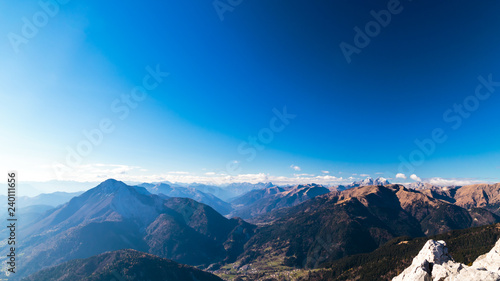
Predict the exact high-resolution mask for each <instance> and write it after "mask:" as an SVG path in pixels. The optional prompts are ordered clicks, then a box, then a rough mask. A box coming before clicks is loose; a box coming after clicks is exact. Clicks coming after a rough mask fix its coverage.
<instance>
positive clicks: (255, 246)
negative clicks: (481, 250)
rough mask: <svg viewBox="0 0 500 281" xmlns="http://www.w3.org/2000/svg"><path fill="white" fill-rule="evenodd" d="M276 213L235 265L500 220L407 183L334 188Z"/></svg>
mask: <svg viewBox="0 0 500 281" xmlns="http://www.w3.org/2000/svg"><path fill="white" fill-rule="evenodd" d="M271 214H272V215H271V216H269V217H270V218H272V219H273V220H272V221H270V222H268V223H267V224H266V225H264V226H262V227H261V228H260V229H259V230H258V231H257V233H256V235H255V236H253V237H252V238H251V239H250V240H249V241H248V242H247V244H246V245H245V251H244V253H243V254H242V255H241V256H240V257H239V258H238V261H237V262H235V263H234V266H236V267H238V266H240V267H241V266H245V267H246V268H252V269H254V270H258V269H261V268H266V265H268V264H270V263H278V264H282V265H284V266H288V267H290V268H316V267H318V266H319V265H320V264H322V263H326V262H330V261H334V260H337V259H340V258H343V257H345V256H348V255H354V254H359V253H366V252H371V251H373V250H375V249H377V248H378V247H380V246H381V245H383V244H384V243H386V242H388V241H389V240H391V239H394V238H396V237H399V236H409V237H420V236H426V235H434V234H438V233H442V232H446V231H450V230H453V229H464V228H469V227H474V226H480V225H487V224H492V223H496V222H499V221H500V217H498V216H497V215H495V214H493V213H492V212H490V211H488V210H485V209H481V208H472V209H464V208H462V207H460V206H457V205H454V204H452V203H449V202H446V201H443V200H440V199H436V198H433V197H430V196H427V195H425V194H423V193H421V192H419V191H417V190H411V189H407V188H405V187H404V186H402V185H387V186H362V187H357V188H352V189H348V190H345V191H341V192H339V191H336V192H331V193H328V194H324V195H320V196H317V197H315V198H313V199H311V200H308V201H305V202H303V203H302V204H299V205H297V206H294V207H290V208H284V209H278V210H275V211H273V212H271Z"/></svg>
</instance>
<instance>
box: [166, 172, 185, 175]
mask: <svg viewBox="0 0 500 281" xmlns="http://www.w3.org/2000/svg"><path fill="white" fill-rule="evenodd" d="M168 173H169V174H174V175H188V174H189V172H184V171H170V172H168Z"/></svg>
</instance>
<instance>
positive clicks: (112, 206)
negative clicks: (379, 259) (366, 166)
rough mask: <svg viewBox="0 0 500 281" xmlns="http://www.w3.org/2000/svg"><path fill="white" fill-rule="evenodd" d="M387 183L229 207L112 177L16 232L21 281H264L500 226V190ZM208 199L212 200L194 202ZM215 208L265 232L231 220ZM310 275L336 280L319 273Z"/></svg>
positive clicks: (269, 189)
mask: <svg viewBox="0 0 500 281" xmlns="http://www.w3.org/2000/svg"><path fill="white" fill-rule="evenodd" d="M369 183H377V184H376V185H369ZM382 183H384V181H383V180H382V179H376V180H372V179H367V180H365V181H363V182H361V183H359V186H356V187H350V188H348V189H346V190H338V189H336V188H327V187H324V186H321V185H316V184H307V185H296V186H285V187H283V186H281V187H280V186H274V185H271V184H269V185H266V186H265V187H263V188H260V189H252V190H250V191H249V192H247V193H246V194H243V195H241V196H238V197H236V198H234V199H232V200H231V202H230V203H226V202H224V201H222V200H221V199H219V198H217V197H216V196H214V195H212V194H207V193H204V192H202V191H200V190H198V189H196V188H192V187H182V186H178V185H175V184H174V185H170V184H165V183H157V184H147V183H144V184H141V185H140V186H130V185H127V184H125V183H123V182H120V181H116V180H112V179H110V180H107V181H104V182H102V183H101V184H99V185H98V186H96V187H94V188H92V189H90V190H88V191H86V192H84V193H83V194H80V195H77V196H75V197H73V198H72V199H71V200H69V201H68V202H66V203H64V204H62V205H59V206H57V207H55V208H53V207H51V206H47V207H46V209H45V210H44V211H45V212H44V213H43V214H41V215H40V214H39V216H38V217H37V219H36V220H33V221H32V223H31V224H30V225H25V226H24V227H22V228H21V229H20V230H19V233H18V236H19V240H20V241H23V247H20V248H19V251H20V252H19V253H18V255H19V256H20V257H22V267H20V269H19V270H20V271H19V274H18V275H17V278H19V277H27V276H28V275H29V274H34V273H35V272H37V271H39V270H42V271H40V272H38V273H36V274H41V275H33V276H34V277H33V276H31V277H30V278H39V279H31V280H44V279H43V278H47V276H50V275H51V274H54V276H61V277H60V278H62V279H60V280H71V279H64V278H73V277H68V276H73V275H71V274H70V273H71V272H74V273H75V274H76V273H78V272H80V273H81V274H82V275H81V276H83V275H87V276H108V277H109V274H113V272H115V273H116V272H138V271H137V270H139V269H138V268H142V266H145V267H147V264H148V263H152V266H153V267H154V265H155V264H156V265H158V264H162V263H164V262H167V263H168V262H170V264H175V266H173V267H170V268H176V267H182V268H184V267H185V266H183V265H177V264H176V263H181V264H189V265H191V266H197V267H199V268H201V269H205V270H209V271H211V272H214V273H216V274H217V275H219V276H222V277H224V278H232V277H234V278H243V279H241V280H261V278H265V277H266V276H268V275H269V274H271V273H272V272H284V273H283V274H289V273H290V272H297V274H298V272H300V273H301V274H302V277H301V278H303V277H304V275H303V273H304V272H307V271H308V270H310V269H318V268H325V265H334V264H339V262H341V261H344V260H346V259H349V258H350V257H355V256H359V255H370V254H371V253H374V254H375V253H377V251H379V250H380V249H383V247H385V245H387V244H388V243H390V241H393V240H394V239H400V238H399V237H407V238H406V239H407V240H411V239H414V238H415V237H423V236H432V235H437V234H439V233H445V232H448V231H451V230H454V229H470V228H471V227H478V226H483V225H491V224H493V223H497V222H500V217H499V215H498V211H499V205H498V204H499V192H500V185H499V184H495V185H487V184H484V185H471V186H463V187H436V186H429V185H427V186H423V187H421V188H419V189H411V188H406V187H405V186H403V185H398V184H386V185H383V184H382ZM254 187H255V186H254ZM64 196H66V194H64ZM64 196H63V197H64ZM57 197H58V195H57V196H55V197H54V198H57ZM191 198H194V199H191ZM61 200H62V199H61ZM203 200H204V201H205V202H206V203H207V204H204V203H203V202H198V201H203ZM35 202H36V201H35ZM208 203H209V204H212V205H214V206H215V207H217V208H221V209H222V210H226V211H227V210H231V212H230V215H228V217H231V216H240V217H243V218H245V219H248V220H249V221H250V222H253V223H256V224H257V225H258V226H257V225H253V224H251V223H248V222H246V221H244V220H243V219H242V218H239V217H233V218H226V217H224V216H223V215H222V214H221V212H218V211H217V210H216V209H215V207H214V208H213V207H211V206H209V205H208ZM35 206H38V205H35ZM34 208H35V209H36V208H37V207H34ZM25 210H27V211H28V208H25ZM224 212H225V211H224ZM418 241H420V240H418ZM422 245H423V244H422ZM422 245H420V247H421V246H422ZM6 247H7V246H6V245H4V246H0V250H3V251H5V250H6ZM125 249H128V250H125ZM414 249H417V248H416V247H415V248H414ZM137 251H139V252H137ZM105 252H106V253H105ZM106 255H107V256H106ZM120 257H123V259H124V260H126V261H129V263H126V262H125V263H123V264H121V265H120V266H119V267H116V268H114V267H112V266H109V268H110V269H109V268H108V269H109V270H108V269H106V268H104V269H103V268H96V267H93V265H95V264H96V263H103V262H106V261H108V260H119V259H120ZM164 259H170V260H173V261H166V260H164ZM75 260H77V261H75ZM97 261H99V262H97ZM62 265H64V266H62ZM135 265H137V267H134V266H135ZM53 266H56V267H53ZM59 266H62V267H59ZM340 267H341V268H344V267H342V266H340ZM185 268H187V270H188V271H189V272H192V269H191V268H190V267H185ZM136 269H137V270H136ZM50 270H54V271H50ZM322 270H327V272H329V273H328V274H334V273H335V274H337V273H338V271H335V270H331V269H328V268H326V269H322ZM360 270H361V269H360ZM174 271H175V270H174ZM352 272H357V271H352ZM80 273H78V274H80ZM68 274H69V275H68ZM162 274H166V275H168V274H169V273H168V272H163V273H162ZM176 274H181V273H176ZM189 274H190V273H189ZM193 274H194V273H193ZM256 274H257V275H256ZM272 274H274V273H272ZM328 274H326V273H325V275H324V276H327V275H328ZM125 275H126V276H129V275H127V274H125ZM174 275H175V274H174ZM44 276H45V277H44ZM77 276H79V275H75V277H74V278H73V279H75V278H77V279H78V278H80V277H77ZM158 276H160V275H158ZM158 276H157V277H158ZM161 276H163V275H161ZM179 276H181V275H179ZM207 276H208V275H207ZM249 276H251V277H249ZM273 276H274V275H273ZM308 276H311V278H312V276H319V277H318V278H319V279H317V280H328V279H321V278H322V277H321V276H323V275H321V274H311V273H308ZM58 278H59V277H58ZM92 278H94V277H92ZM106 278H107V277H106ZM152 278H156V277H154V276H151V277H150V279H152ZM158 278H160V277H158ZM207 278H208V277H207ZM245 278H247V279H245ZM248 278H250V279H248ZM297 278H298V277H297ZM304 278H305V277H304ZM13 280H18V279H13ZM89 280H93V279H89ZM95 280H99V279H95ZM124 280H126V279H124ZM152 280H153V279H152ZM235 280H238V279H235ZM262 280H264V279H262ZM277 280H281V279H277ZM283 280H288V279H283ZM293 280H299V279H293ZM304 280H305V279H304ZM311 280H316V279H311ZM346 280H347V279H346Z"/></svg>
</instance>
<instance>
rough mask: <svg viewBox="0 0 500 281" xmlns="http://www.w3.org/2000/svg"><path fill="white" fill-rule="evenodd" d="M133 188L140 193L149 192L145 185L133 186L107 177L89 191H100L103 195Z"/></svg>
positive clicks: (93, 192) (94, 192)
mask: <svg viewBox="0 0 500 281" xmlns="http://www.w3.org/2000/svg"><path fill="white" fill-rule="evenodd" d="M132 189H133V190H134V191H136V192H138V193H140V194H149V192H148V191H147V190H146V189H145V188H144V187H140V186H133V187H132V186H129V185H127V184H126V183H124V182H122V181H118V180H115V179H107V180H105V181H103V182H101V183H100V184H99V185H98V186H96V187H94V188H93V189H91V190H89V191H91V193H92V194H96V193H99V194H101V195H110V194H115V193H118V192H122V191H131V190H132Z"/></svg>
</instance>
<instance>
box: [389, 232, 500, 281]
mask: <svg viewBox="0 0 500 281" xmlns="http://www.w3.org/2000/svg"><path fill="white" fill-rule="evenodd" d="M392 280H393V281H434V280H435V281H438V280H439V281H459V280H481V281H499V280H500V240H498V241H497V243H496V245H495V246H494V247H493V249H491V251H489V252H488V253H486V254H484V255H482V256H479V257H478V258H477V259H476V260H475V261H474V263H472V265H470V266H467V265H464V264H461V263H458V262H455V261H454V260H453V258H452V257H451V256H450V254H449V253H448V248H447V247H446V242H444V241H442V240H440V241H435V240H429V241H427V243H426V244H425V245H424V247H423V248H422V250H420V252H419V253H418V255H417V256H416V257H415V258H414V259H413V262H412V264H411V265H410V266H409V267H408V268H406V269H405V270H404V271H403V272H402V273H401V274H400V275H398V276H396V277H394V278H393V279H392Z"/></svg>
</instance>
